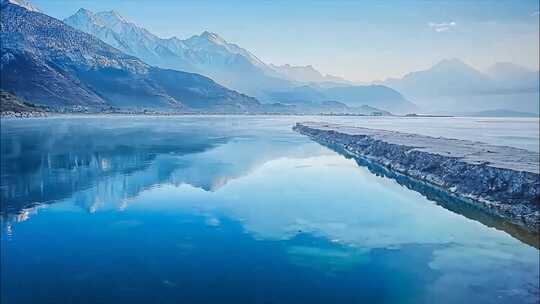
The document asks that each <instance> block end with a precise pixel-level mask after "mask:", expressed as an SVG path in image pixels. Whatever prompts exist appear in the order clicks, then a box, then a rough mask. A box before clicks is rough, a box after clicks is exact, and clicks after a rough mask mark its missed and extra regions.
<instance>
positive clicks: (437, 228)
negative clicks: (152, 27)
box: [0, 116, 539, 303]
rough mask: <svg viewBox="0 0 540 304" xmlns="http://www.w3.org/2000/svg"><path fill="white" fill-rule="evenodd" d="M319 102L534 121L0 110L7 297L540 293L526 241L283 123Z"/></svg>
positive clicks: (527, 134)
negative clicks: (326, 112) (403, 114)
mask: <svg viewBox="0 0 540 304" xmlns="http://www.w3.org/2000/svg"><path fill="white" fill-rule="evenodd" d="M315 119H317V120H329V121H330V120H332V121H342V122H348V123H354V124H357V125H362V126H370V127H374V128H388V129H396V128H399V125H400V124H401V126H402V129H403V131H405V132H416V133H421V134H426V135H432V136H446V137H456V138H464V139H472V140H482V141H486V142H490V141H492V143H495V142H497V143H499V144H506V145H512V146H517V147H522V148H528V147H529V146H530V147H531V150H534V149H533V148H532V147H533V146H534V145H533V144H532V142H531V140H530V138H534V137H535V136H536V138H537V137H538V133H537V131H536V133H535V131H534V130H530V128H528V129H526V130H525V131H523V128H522V129H520V128H518V127H515V128H514V127H511V128H504V127H502V126H504V125H515V124H519V125H520V126H521V127H523V126H529V127H530V126H531V121H529V120H527V119H524V120H519V119H518V120H517V122H516V119H512V121H510V120H508V121H504V120H500V119H497V120H496V121H495V122H492V121H491V120H489V122H485V119H482V120H480V119H471V118H468V119H465V118H463V119H453V120H448V121H447V122H446V123H447V128H444V127H443V126H444V123H445V122H444V121H443V120H441V119H440V118H438V119H434V118H429V119H424V118H421V119H416V118H415V119H414V120H413V119H398V120H392V118H380V119H379V118H359V117H348V118H337V117H326V118H325V117H247V116H232V117H219V116H216V117H211V116H187V117H140V116H138V117H75V118H52V119H32V120H12V121H10V120H4V121H2V162H1V165H2V171H1V177H2V185H1V199H2V206H1V207H2V208H1V211H2V219H3V222H2V231H1V237H2V238H1V242H2V249H1V250H2V251H1V253H2V256H1V263H2V271H1V279H2V280H1V295H0V296H1V300H2V303H178V302H183V303H254V302H256V303H434V302H437V303H466V302H471V303H536V302H537V301H538V289H539V283H538V280H539V261H538V254H539V252H538V250H537V249H536V248H534V247H532V246H530V245H527V244H526V243H523V242H521V241H519V240H518V239H516V238H514V237H512V236H511V235H510V234H508V233H507V232H505V231H502V230H499V229H496V228H493V227H498V226H497V225H484V224H485V223H486V222H485V221H478V220H475V219H477V217H474V216H470V215H468V214H467V213H466V212H464V211H463V212H462V211H461V210H462V209H460V208H457V207H456V208H452V204H454V203H453V202H448V201H444V200H445V198H444V197H442V196H436V195H429V194H426V193H425V192H423V191H420V192H417V191H412V190H410V189H409V188H411V187H409V188H407V187H405V186H403V185H404V183H403V182H398V181H396V180H395V179H392V178H389V177H387V176H385V175H380V174H379V175H376V174H373V169H371V171H370V169H368V168H366V167H364V166H359V165H358V164H357V162H355V161H354V160H351V159H347V158H345V157H343V156H342V155H340V154H338V153H336V152H334V151H332V150H330V149H328V148H325V147H322V146H320V145H318V144H316V143H314V142H312V141H310V140H309V139H308V138H306V137H304V136H301V135H299V134H296V133H294V132H293V131H292V130H291V127H292V125H293V124H294V122H296V121H302V120H315ZM518 122H519V123H518ZM532 123H534V121H532ZM536 123H537V121H536ZM479 125H481V126H482V128H484V129H483V132H471V130H474V129H475V128H478V126H479ZM430 126H431V127H430ZM501 130H504V131H501ZM520 130H522V131H520ZM429 133H433V134H429ZM505 138H506V139H505ZM516 138H518V139H516ZM523 138H528V139H525V140H524V139H523ZM413 189H414V187H413ZM426 196H427V197H429V199H428V198H426ZM443 206H445V207H446V208H445V207H443ZM449 209H450V210H454V211H455V212H452V211H450V210H449Z"/></svg>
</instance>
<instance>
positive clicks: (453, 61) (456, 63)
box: [432, 58, 474, 70]
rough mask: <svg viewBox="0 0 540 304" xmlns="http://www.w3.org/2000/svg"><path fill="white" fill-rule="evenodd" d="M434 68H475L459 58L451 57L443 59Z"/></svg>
mask: <svg viewBox="0 0 540 304" xmlns="http://www.w3.org/2000/svg"><path fill="white" fill-rule="evenodd" d="M432 69H451V70H456V69H470V70H473V69H474V68H473V67H471V66H470V65H468V64H466V63H465V62H463V61H462V60H460V59H458V58H450V59H443V60H441V61H439V62H438V63H436V64H435V65H434V66H433V67H432Z"/></svg>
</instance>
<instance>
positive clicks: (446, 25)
mask: <svg viewBox="0 0 540 304" xmlns="http://www.w3.org/2000/svg"><path fill="white" fill-rule="evenodd" d="M456 25H457V23H455V22H454V21H450V22H441V23H436V22H429V23H428V26H429V27H430V28H431V29H433V30H434V31H435V32H439V33H440V32H446V31H448V30H450V29H452V28H454V27H455V26H456Z"/></svg>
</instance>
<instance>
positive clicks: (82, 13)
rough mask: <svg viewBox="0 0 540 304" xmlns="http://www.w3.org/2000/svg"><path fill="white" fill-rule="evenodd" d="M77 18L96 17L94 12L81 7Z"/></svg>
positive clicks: (76, 14)
mask: <svg viewBox="0 0 540 304" xmlns="http://www.w3.org/2000/svg"><path fill="white" fill-rule="evenodd" d="M75 16H94V12H92V11H91V10H89V9H86V8H84V7H81V8H80V9H79V10H78V11H77V12H76V13H75Z"/></svg>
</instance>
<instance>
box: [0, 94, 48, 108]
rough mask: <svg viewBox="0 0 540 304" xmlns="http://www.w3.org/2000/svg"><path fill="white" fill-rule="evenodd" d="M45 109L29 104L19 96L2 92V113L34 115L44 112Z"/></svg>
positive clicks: (0, 95)
mask: <svg viewBox="0 0 540 304" xmlns="http://www.w3.org/2000/svg"><path fill="white" fill-rule="evenodd" d="M44 111H45V109H43V108H41V107H37V106H35V105H33V104H31V103H28V102H26V101H24V100H22V99H20V98H18V97H17V96H15V95H13V94H11V93H8V92H6V91H3V90H0V113H2V114H7V113H34V112H40V113H41V112H44Z"/></svg>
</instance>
